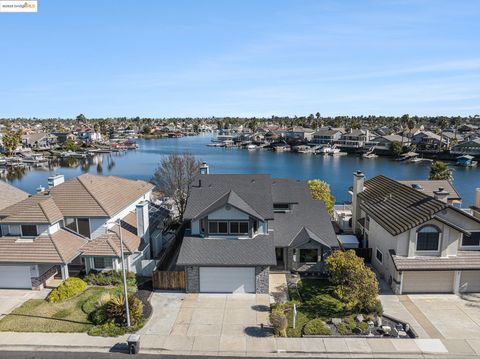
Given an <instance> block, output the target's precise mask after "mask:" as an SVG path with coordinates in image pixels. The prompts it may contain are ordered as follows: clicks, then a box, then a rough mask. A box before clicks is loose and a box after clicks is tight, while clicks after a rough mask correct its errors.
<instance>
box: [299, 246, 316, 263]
mask: <svg viewBox="0 0 480 359" xmlns="http://www.w3.org/2000/svg"><path fill="white" fill-rule="evenodd" d="M300 262H304V263H308V262H318V251H317V250H316V249H300Z"/></svg>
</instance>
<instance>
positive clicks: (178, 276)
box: [152, 270, 185, 289]
mask: <svg viewBox="0 0 480 359" xmlns="http://www.w3.org/2000/svg"><path fill="white" fill-rule="evenodd" d="M152 282H153V289H185V272H183V271H182V272H170V271H159V270H156V271H154V272H153V278H152Z"/></svg>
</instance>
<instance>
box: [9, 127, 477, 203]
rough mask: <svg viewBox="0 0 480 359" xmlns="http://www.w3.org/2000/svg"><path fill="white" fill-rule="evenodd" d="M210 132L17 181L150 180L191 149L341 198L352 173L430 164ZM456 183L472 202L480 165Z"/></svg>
mask: <svg viewBox="0 0 480 359" xmlns="http://www.w3.org/2000/svg"><path fill="white" fill-rule="evenodd" d="M210 140H211V136H209V135H204V136H196V137H183V138H179V139H151V140H140V139H139V140H138V141H137V143H138V144H139V146H140V148H139V149H137V150H131V151H127V152H118V153H111V154H98V155H95V156H93V157H90V158H85V159H76V158H68V159H59V160H56V161H52V162H50V163H48V164H45V165H44V166H41V167H33V168H32V169H30V170H27V171H23V172H22V171H19V172H20V173H16V174H12V175H10V177H9V178H8V180H9V181H11V182H12V184H14V185H16V186H18V187H20V188H22V189H23V190H25V191H27V192H30V193H33V192H34V191H35V188H37V187H38V186H39V185H43V186H46V184H47V178H48V176H50V175H51V174H55V173H62V174H64V175H65V177H66V178H71V177H73V176H76V175H79V174H81V173H85V172H91V173H96V174H103V175H115V176H122V177H127V178H135V179H136V178H140V179H144V180H147V181H148V180H150V178H151V177H152V175H153V172H154V171H155V169H156V168H157V166H158V163H159V161H160V158H161V156H164V155H168V154H170V153H174V152H177V153H181V152H185V151H188V152H191V153H192V154H194V155H195V156H196V157H197V158H198V159H199V160H202V161H207V162H208V163H209V165H210V170H211V172H212V173H269V174H271V175H272V176H274V177H288V178H293V179H312V178H320V179H323V180H325V181H327V182H328V183H330V186H331V188H332V192H333V194H334V195H335V197H336V198H337V202H343V201H348V200H350V197H349V195H348V193H347V188H348V187H349V186H351V182H352V172H353V171H355V170H357V169H360V170H362V171H364V172H365V174H366V176H367V177H368V178H371V177H373V176H376V175H379V174H383V175H385V176H388V177H392V178H395V179H404V180H406V179H409V180H410V179H426V178H427V177H428V171H429V166H430V164H429V163H426V162H425V163H404V162H396V161H392V160H391V159H390V158H386V157H378V158H375V159H364V158H362V157H360V156H353V155H352V156H339V157H333V156H320V155H311V154H296V153H290V152H285V153H276V152H272V151H268V150H254V151H247V150H242V149H225V148H214V147H207V146H206V144H208V143H210ZM452 168H453V169H454V170H455V172H454V178H455V180H454V185H455V187H456V188H457V190H458V191H459V192H460V193H461V195H462V197H463V199H464V205H465V206H466V205H469V204H471V203H473V198H474V189H475V187H480V169H478V168H458V167H452Z"/></svg>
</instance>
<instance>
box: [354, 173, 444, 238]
mask: <svg viewBox="0 0 480 359" xmlns="http://www.w3.org/2000/svg"><path fill="white" fill-rule="evenodd" d="M358 198H359V199H360V200H361V204H360V206H361V207H362V208H363V209H364V210H365V211H366V212H367V213H368V215H370V216H371V217H372V218H373V219H374V220H375V221H376V222H378V223H379V224H380V225H381V226H382V227H383V228H385V229H386V230H387V231H388V232H389V233H390V234H392V235H393V236H396V235H398V234H400V233H403V232H405V231H407V230H409V229H411V228H413V227H416V226H418V225H420V224H422V223H424V222H426V221H428V220H430V219H432V217H433V216H434V215H435V213H437V212H439V211H441V210H443V209H445V208H447V207H448V205H447V204H446V203H444V202H441V201H439V200H437V199H435V198H433V197H431V196H428V195H426V194H425V193H422V192H420V191H417V190H415V189H413V188H411V187H410V186H407V185H404V184H402V183H400V182H397V181H395V180H392V179H390V178H388V177H385V176H376V177H373V178H372V179H370V180H368V181H365V189H364V190H363V191H362V192H360V193H359V194H358Z"/></svg>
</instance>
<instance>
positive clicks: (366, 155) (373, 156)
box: [362, 153, 378, 159]
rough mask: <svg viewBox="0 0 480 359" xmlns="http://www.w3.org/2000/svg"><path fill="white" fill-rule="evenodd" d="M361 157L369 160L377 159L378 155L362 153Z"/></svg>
mask: <svg viewBox="0 0 480 359" xmlns="http://www.w3.org/2000/svg"><path fill="white" fill-rule="evenodd" d="M362 157H363V158H368V159H370V158H377V157H378V155H376V154H375V153H364V154H363V155H362Z"/></svg>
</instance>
